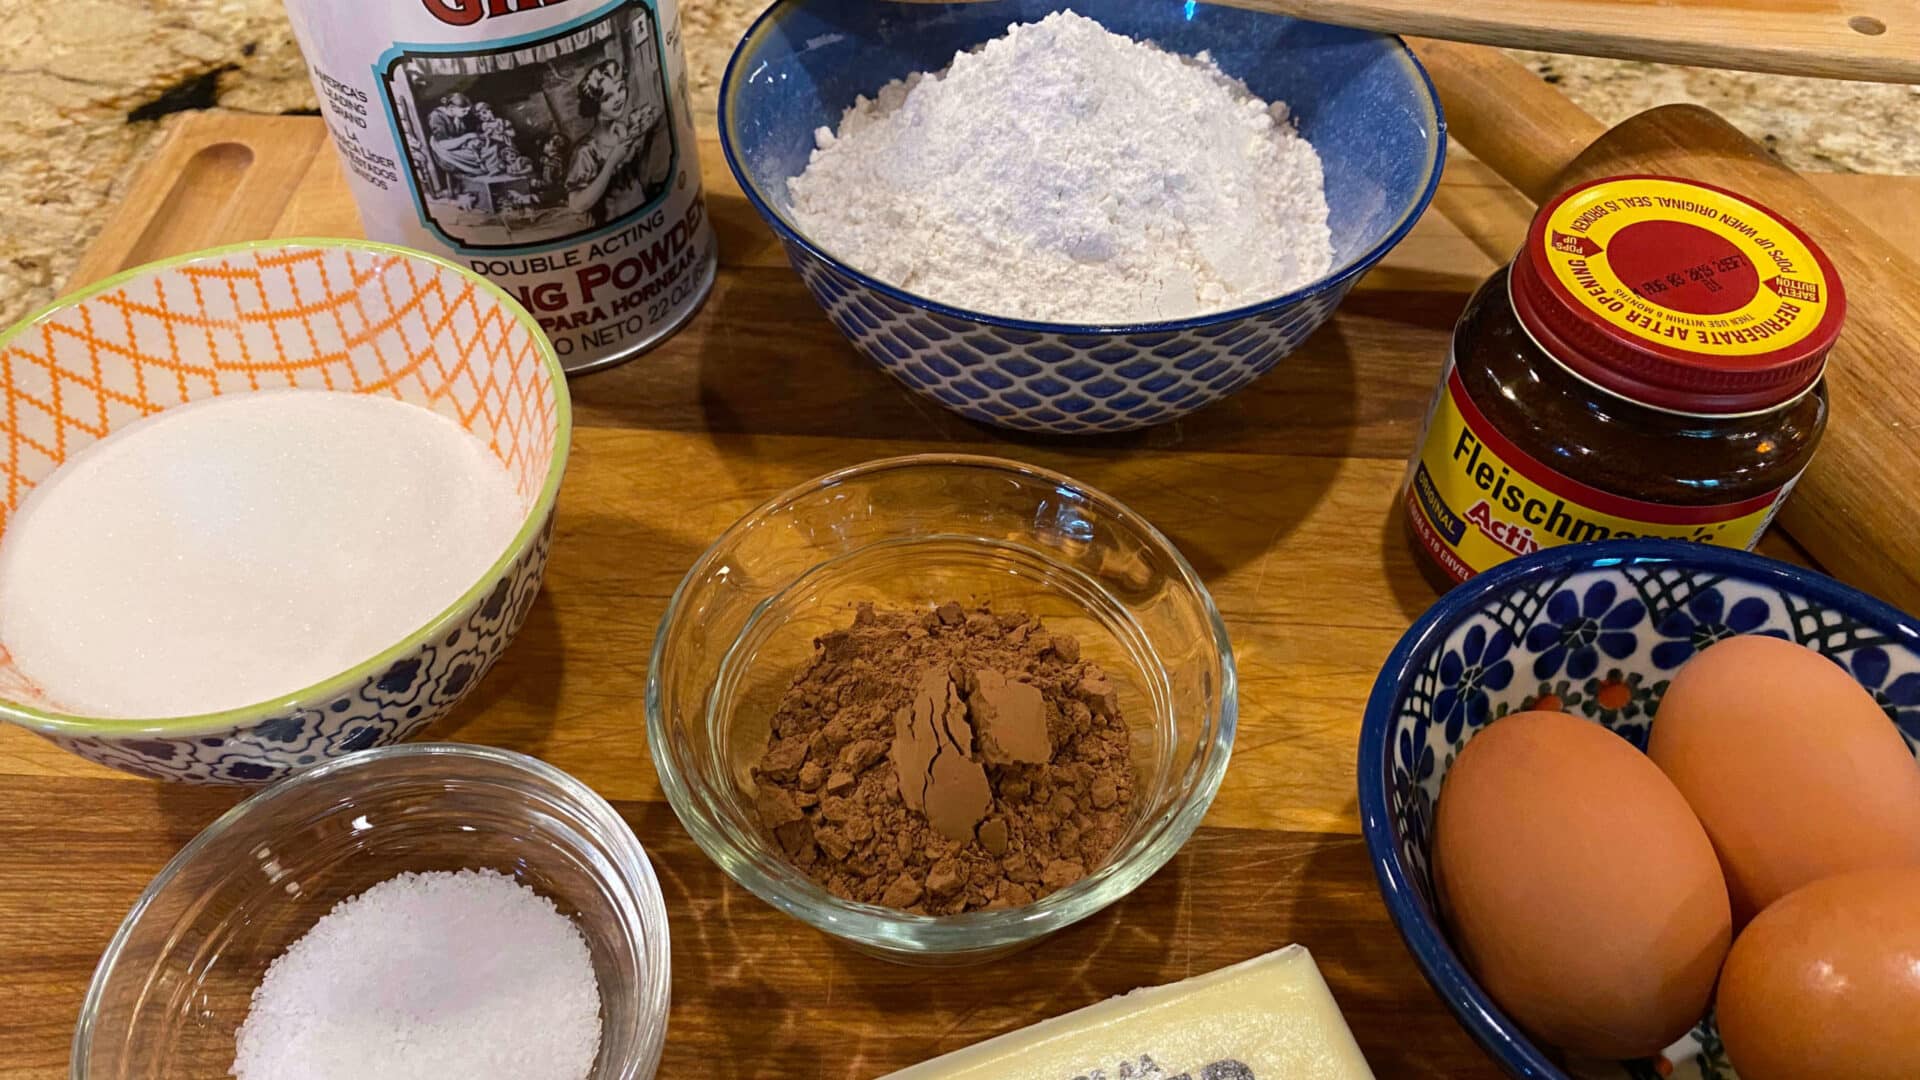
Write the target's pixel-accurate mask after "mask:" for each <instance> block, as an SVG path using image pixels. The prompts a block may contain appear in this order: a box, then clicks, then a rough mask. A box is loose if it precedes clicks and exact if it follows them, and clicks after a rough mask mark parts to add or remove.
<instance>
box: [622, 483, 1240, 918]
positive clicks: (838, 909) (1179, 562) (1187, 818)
mask: <svg viewBox="0 0 1920 1080" xmlns="http://www.w3.org/2000/svg"><path fill="white" fill-rule="evenodd" d="M923 465H934V466H962V467H970V468H983V469H990V470H995V471H1000V472H1012V473H1016V474H1019V475H1021V476H1025V477H1028V478H1031V479H1035V480H1040V481H1043V482H1045V483H1048V484H1051V485H1055V486H1058V487H1062V488H1065V489H1070V490H1073V491H1076V492H1078V493H1080V494H1081V495H1083V496H1085V497H1087V498H1089V499H1092V500H1099V501H1104V502H1106V503H1107V504H1109V505H1111V506H1112V507H1113V508H1114V509H1115V510H1116V511H1117V512H1118V513H1119V514H1121V515H1123V516H1124V517H1125V518H1126V519H1127V520H1128V521H1129V522H1130V523H1131V524H1132V525H1133V526H1134V527H1135V528H1137V529H1139V530H1140V533H1141V535H1143V536H1145V537H1147V538H1148V539H1150V540H1152V541H1153V542H1154V543H1156V544H1159V545H1160V546H1161V547H1162V548H1163V549H1164V550H1165V551H1166V553H1167V554H1168V555H1169V556H1170V557H1171V560H1172V562H1173V564H1174V567H1175V568H1176V569H1177V570H1178V571H1179V572H1180V577H1181V580H1182V582H1183V583H1184V584H1185V585H1186V586H1187V587H1188V588H1190V589H1191V590H1192V591H1193V595H1194V596H1195V598H1196V599H1197V600H1198V601H1199V602H1200V606H1201V610H1202V612H1203V613H1204V615H1205V617H1206V620H1207V623H1208V626H1209V628H1210V630H1211V632H1212V634H1213V641H1214V646H1215V648H1217V649H1218V650H1219V653H1220V706H1219V713H1218V716H1217V717H1216V727H1217V730H1216V731H1215V732H1214V735H1213V739H1212V745H1213V746H1214V747H1215V748H1216V749H1217V751H1218V753H1217V754H1216V755H1215V757H1214V758H1213V760H1210V761H1209V762H1208V763H1207V765H1206V767H1205V768H1204V769H1203V770H1202V771H1201V772H1200V774H1199V775H1198V776H1197V777H1195V782H1194V787H1193V790H1192V792H1191V793H1190V794H1189V796H1188V798H1187V801H1186V802H1185V803H1184V804H1182V805H1180V806H1179V807H1178V808H1177V809H1175V810H1173V811H1171V812H1169V813H1167V814H1164V815H1162V817H1161V819H1160V820H1162V821H1163V824H1161V825H1160V827H1159V836H1160V837H1161V838H1162V839H1163V840H1165V841H1168V842H1167V843H1165V844H1164V845H1161V846H1157V847H1154V848H1153V849H1152V851H1151V853H1150V854H1149V855H1148V856H1147V857H1144V858H1139V857H1137V856H1139V854H1140V853H1141V851H1143V850H1146V848H1147V845H1144V844H1143V845H1142V846H1141V847H1140V848H1136V849H1132V851H1131V853H1132V854H1133V855H1135V856H1136V859H1135V860H1134V861H1128V860H1127V859H1126V858H1113V859H1109V861H1108V862H1107V863H1106V864H1105V865H1103V866H1101V867H1099V868H1098V869H1096V870H1094V871H1093V872H1091V873H1089V874H1088V875H1087V876H1086V877H1084V878H1081V879H1080V880H1079V881H1076V882H1074V883H1073V884H1071V885H1068V886H1067V887H1066V888H1064V889H1061V890H1059V891H1058V892H1053V893H1049V894H1048V895H1046V896H1043V897H1041V898H1040V899H1039V900H1036V901H1034V902H1033V903H1031V904H1027V905H1024V906H1021V907H1017V908H1004V909H999V910H993V911H972V912H966V913H964V914H960V915H913V914H909V913H907V912H903V911H898V910H896V909H893V908H888V907H883V906H880V905H878V904H862V903H856V902H854V901H850V900H843V899H841V898H839V897H837V896H834V895H833V894H831V893H829V892H827V891H826V890H825V889H823V888H821V887H820V886H819V885H818V884H816V883H814V882H812V881H810V880H807V879H806V878H805V877H804V875H799V872H798V871H797V870H796V871H795V874H796V875H799V878H800V881H801V882H802V883H803V884H801V885H800V886H798V887H799V888H800V890H801V891H800V892H799V893H795V892H794V891H793V890H791V889H789V888H788V887H787V886H786V885H785V884H783V883H782V882H781V881H779V880H777V879H775V878H773V877H770V876H769V875H767V874H766V873H764V872H762V871H761V870H760V869H759V867H757V866H755V865H754V864H753V861H752V859H751V858H745V859H740V858H735V857H734V852H733V851H731V850H728V847H729V846H732V847H739V846H740V845H738V844H736V843H735V842H734V841H732V840H731V839H730V838H727V837H724V836H720V837H716V836H713V835H710V833H711V832H715V831H722V830H716V829H714V827H713V826H712V825H711V824H710V822H709V817H710V816H709V815H708V814H707V812H706V807H705V806H704V805H703V803H702V800H699V799H697V798H695V796H694V794H693V793H692V791H690V790H689V788H688V786H687V784H686V782H685V780H684V779H683V778H682V777H681V775H680V770H679V768H678V766H677V764H676V763H675V761H674V758H673V753H672V751H671V750H666V749H663V748H664V747H667V746H670V745H671V743H672V740H671V739H670V738H669V737H668V733H667V731H666V730H665V726H664V721H663V719H662V717H661V712H660V668H661V662H662V658H663V657H664V655H665V649H666V641H667V630H668V627H669V625H670V624H671V623H672V622H673V620H674V617H675V616H676V615H678V614H679V613H680V608H681V604H682V602H683V601H684V599H685V596H686V591H687V588H688V587H689V586H690V585H691V584H692V582H693V581H694V580H695V578H696V577H697V576H698V575H699V574H700V572H701V570H702V569H703V568H704V567H706V566H707V565H708V564H709V563H710V562H711V561H712V560H713V559H714V557H715V554H716V553H717V552H718V551H719V550H720V549H721V546H722V545H724V544H725V543H726V542H727V541H728V540H730V539H732V538H733V537H734V535H735V534H736V533H738V532H739V531H740V530H742V529H745V528H748V527H749V526H750V525H751V524H752V523H753V522H755V521H757V520H758V519H760V518H761V517H763V516H764V515H765V514H766V513H767V512H768V511H769V510H771V509H772V508H774V507H776V506H779V505H781V504H783V503H787V502H790V501H792V500H794V499H797V498H800V497H802V496H805V495H809V494H812V493H814V492H816V491H820V490H823V489H827V488H832V487H835V486H838V485H839V484H842V483H845V482H846V481H848V480H850V479H854V478H856V477H861V476H870V475H873V474H875V473H880V472H888V471H894V470H898V469H903V468H917V467H919V466H923ZM1239 687H1240V684H1239V676H1238V672H1237V669H1236V668H1235V666H1234V659H1233V643H1232V642H1231V641H1230V640H1229V639H1228V636H1227V627H1226V622H1225V621H1224V620H1223V619H1222V618H1221V616H1220V610H1219V608H1218V607H1216V606H1215V605H1214V602H1213V594H1212V593H1211V592H1209V591H1208V590H1207V586H1206V583H1205V582H1204V581H1202V580H1201V578H1200V575H1199V573H1198V572H1197V571H1195V570H1194V568H1193V565H1192V564H1191V563H1189V562H1188V561H1187V558H1186V556H1185V555H1183V554H1181V553H1180V549H1179V548H1178V547H1176V546H1175V545H1174V543H1173V541H1172V540H1170V539H1168V538H1167V536H1166V535H1165V534H1164V533H1162V532H1161V531H1160V530H1159V529H1158V528H1156V527H1155V526H1154V525H1153V523H1152V522H1151V521H1148V520H1147V519H1146V518H1145V517H1144V516H1142V515H1141V514H1140V513H1138V512H1137V511H1135V510H1134V509H1133V508H1132V507H1130V506H1128V505H1127V504H1126V503H1124V502H1121V501H1120V500H1119V499H1116V498H1114V497H1113V496H1111V495H1109V494H1107V493H1106V492H1104V491H1101V490H1100V489H1098V488H1094V487H1089V486H1088V485H1086V484H1082V483H1080V482H1079V481H1077V480H1074V479H1073V478H1071V477H1069V476H1066V475H1065V474H1063V473H1058V472H1055V471H1053V470H1052V469H1044V468H1041V467H1040V466H1037V465H1029V464H1027V463H1026V462H1023V461H1015V460H1012V459H1010V458H998V457H990V456H987V455H983V454H907V455H902V456H897V457H888V458H876V459H874V460H872V461H866V462H862V463H861V464H858V465H852V466H849V467H847V468H844V469H838V470H835V471H834V472H831V473H827V474H826V475H824V476H819V477H815V478H814V479H812V480H808V481H806V482H805V483H801V484H796V485H794V486H793V487H790V488H788V489H787V490H785V491H783V492H781V493H780V494H778V495H775V496H774V497H773V498H771V499H768V500H766V501H765V502H763V503H761V504H760V505H758V506H756V507H754V508H753V509H752V510H750V511H748V512H747V513H745V514H743V515H741V517H740V518H739V519H738V520H736V521H735V522H734V523H733V524H731V525H729V526H727V528H726V530H725V531H724V532H722V533H721V534H720V535H719V536H718V537H717V538H715V540H714V541H713V543H711V544H709V545H707V548H706V550H705V551H702V552H701V553H700V557H699V558H697V559H695V560H694V562H693V565H692V566H691V567H690V568H688V570H687V573H686V574H685V575H684V576H683V577H682V578H681V579H680V584H678V585H677V586H675V587H674V590H673V596H672V597H671V598H670V599H669V600H668V601H667V609H666V611H665V612H664V613H663V614H662V615H661V616H660V622H659V624H658V625H657V626H655V628H654V633H653V649H652V651H651V653H650V654H649V656H648V659H647V686H646V695H645V710H646V718H647V748H648V753H649V755H650V756H651V758H652V760H653V763H654V772H655V773H656V774H658V776H659V779H660V789H661V792H662V794H663V795H664V796H665V797H666V800H667V805H668V806H670V807H672V808H673V813H674V816H675V817H676V818H678V819H679V820H680V823H681V825H682V826H684V827H685V828H686V830H687V834H688V835H689V836H691V837H692V838H693V841H694V844H695V845H696V846H697V847H699V848H700V850H701V851H702V852H704V853H705V854H706V856H707V857H708V858H709V859H711V860H713V862H714V863H715V864H716V865H718V866H719V867H720V868H721V869H723V870H724V871H726V873H727V876H728V877H731V878H732V879H733V880H734V881H736V882H738V883H739V884H740V885H742V886H743V887H745V888H746V890H747V891H748V892H751V893H752V894H753V895H755V896H757V897H759V898H760V899H761V900H763V901H765V902H766V903H767V904H768V905H770V906H772V907H773V908H774V909H775V910H778V911H783V912H785V913H786V914H788V915H789V916H791V917H793V918H795V919H797V920H799V921H800V922H803V923H805V924H806V925H808V926H811V927H813V928H814V929H816V930H819V931H821V932H822V933H825V934H829V935H832V936H834V937H838V938H841V939H843V940H846V941H848V942H852V943H855V944H858V945H862V946H865V947H870V948H877V949H882V950H885V951H888V952H892V953H898V954H907V953H912V954H915V955H922V956H939V955H948V954H964V953H966V952H969V951H973V950H974V949H994V948H998V947H1007V946H1017V945H1019V944H1022V943H1025V942H1028V941H1032V940H1036V939H1038V938H1040V937H1044V936H1045V935H1047V934H1050V933H1053V932H1054V931H1056V930H1060V929H1063V928H1065V927H1068V926H1071V925H1073V924H1074V923H1076V922H1079V921H1080V920H1081V919H1084V918H1086V917H1088V916H1090V915H1093V914H1095V913H1097V912H1099V911H1101V910H1102V909H1104V908H1106V907H1108V906H1110V905H1112V904H1114V903H1116V902H1118V901H1120V900H1121V899H1124V898H1125V897H1126V896H1127V895H1128V894H1130V893H1132V892H1133V891H1134V890H1135V889H1137V888H1139V887H1140V886H1141V885H1142V884H1144V883H1145V882H1146V881H1147V879H1148V878H1151V877H1152V876H1153V875H1154V874H1156V873H1158V872H1159V871H1160V869H1161V868H1162V867H1164V866H1165V865H1166V864H1167V863H1168V862H1171V861H1172V860H1173V857H1174V856H1175V855H1177V854H1179V852H1180V849H1181V848H1183V847H1185V846H1186V844H1187V841H1188V840H1191V839H1192V838H1193V834H1194V832H1195V831H1196V830H1198V829H1199V827H1200V821H1201V819H1202V818H1204V817H1205V816H1206V814H1207V811H1208V809H1209V808H1211V807H1212V805H1213V800H1214V798H1215V796H1216V795H1218V794H1219V791H1220V783H1221V781H1222V780H1224V779H1225V778H1226V772H1227V763H1228V762H1229V761H1230V760H1231V759H1232V757H1233V742H1234V735H1235V733H1236V731H1237V730H1238V728H1239V715H1240V697H1239V693H1240V690H1239ZM1122 854H1123V855H1124V854H1127V853H1122ZM1082 904H1084V905H1085V906H1084V909H1083V908H1082V906H1081V905H1082ZM907 927H911V928H912V929H911V930H910V931H908V933H910V934H912V935H913V936H914V937H916V938H917V939H918V940H917V941H915V942H914V943H913V944H911V945H909V944H906V943H905V942H903V941H902V940H900V939H899V938H898V937H896V936H895V935H892V934H889V933H888V931H889V930H890V929H893V928H907ZM995 931H998V934H997V935H996V936H995V940H992V941H988V942H984V943H982V942H978V941H975V940H971V939H972V938H974V937H976V936H977V935H981V934H988V933H993V932H995Z"/></svg>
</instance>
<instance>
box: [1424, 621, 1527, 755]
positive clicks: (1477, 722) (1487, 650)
mask: <svg viewBox="0 0 1920 1080" xmlns="http://www.w3.org/2000/svg"><path fill="white" fill-rule="evenodd" d="M1512 648H1513V637H1512V635H1510V634H1508V633H1507V632H1506V631H1505V630H1495V631H1494V632H1493V633H1492V634H1488V633H1487V630H1486V627H1483V626H1475V627H1473V628H1471V629H1469V630H1468V631H1467V636H1466V639H1465V640H1463V641H1462V642H1461V643H1460V648H1459V651H1457V652H1455V651H1449V652H1448V653H1447V654H1446V656H1445V657H1443V658H1442V659H1441V661H1440V685H1441V690H1440V693H1439V695H1438V696H1436V697H1435V698H1434V699H1433V711H1434V714H1435V716H1436V718H1437V719H1438V720H1439V721H1440V723H1441V724H1443V725H1444V726H1445V727H1446V729H1447V741H1448V742H1454V741H1457V740H1458V739H1459V738H1460V729H1461V728H1462V727H1463V726H1465V725H1472V726H1473V727H1480V726H1481V725H1483V724H1485V723H1486V722H1487V719H1488V718H1489V717H1490V716H1491V715H1492V712H1493V707H1492V705H1491V704H1489V703H1488V700H1487V691H1489V690H1505V689H1506V688H1507V684H1509V683H1511V682H1512V681H1513V661H1511V660H1509V659H1507V653H1508V651H1510V650H1511V649H1512Z"/></svg>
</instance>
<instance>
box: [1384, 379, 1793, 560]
mask: <svg viewBox="0 0 1920 1080" xmlns="http://www.w3.org/2000/svg"><path fill="white" fill-rule="evenodd" d="M1791 487H1792V485H1791V484H1788V485H1786V486H1785V487H1782V488H1780V489H1779V490H1777V491H1772V492H1768V493H1767V494H1765V495H1762V496H1759V497H1756V498H1753V499H1748V500H1746V501H1745V502H1740V503H1731V504H1725V505H1720V506H1666V505H1662V504H1659V503H1650V502H1643V501H1640V500H1637V499H1626V498H1621V497H1620V496H1617V495H1613V494H1611V493H1608V492H1604V491H1600V490H1598V489H1595V488H1591V487H1588V486H1587V485H1585V484H1582V483H1580V482H1579V481H1577V480H1574V479H1572V478H1570V477H1567V476H1564V475H1562V474H1560V473H1558V472H1555V471H1554V470H1552V469H1550V468H1548V467H1547V466H1546V465H1543V464H1542V463H1541V462H1540V461H1538V460H1537V459H1535V458H1534V457H1532V456H1531V455H1529V454H1527V453H1526V452H1525V451H1523V450H1521V449H1519V448H1518V447H1516V446H1514V445H1513V444H1512V443H1511V442H1509V441H1508V440H1507V439H1506V438H1505V437H1504V436H1502V435H1501V434H1500V432H1499V431H1497V430H1495V429H1494V428H1493V426H1492V425H1491V424H1490V423H1488V421H1487V419H1486V417H1485V416H1484V415H1483V414H1482V413H1481V412H1480V409H1479V407H1478V406H1476V405H1475V404H1474V403H1473V400H1472V398H1471V397H1469V396H1468V394H1467V392H1466V387H1465V385H1464V384H1463V383H1462V382H1461V381H1460V376H1459V374H1458V372H1457V371H1455V370H1454V368H1453V367H1452V365H1449V366H1448V368H1447V375H1446V378H1445V380H1444V381H1443V382H1442V383H1441V386H1440V393H1439V395H1438V397H1437V398H1436V400H1435V401H1434V404H1433V409H1432V411H1431V413H1430V415H1429V417H1428V419H1427V428H1426V432H1425V434H1424V435H1422V437H1421V440H1420V450H1419V452H1418V453H1417V454H1416V455H1415V457H1414V459H1413V462H1412V465H1411V466H1410V467H1409V469H1408V472H1407V482H1406V488H1405V490H1404V491H1403V492H1402V498H1403V501H1404V502H1405V504H1406V506H1405V509H1406V513H1407V516H1408V519H1409V520H1410V521H1411V522H1412V525H1413V531H1414V533H1415V535H1416V536H1417V537H1418V539H1419V542H1420V543H1421V544H1422V545H1423V546H1424V547H1425V548H1426V549H1427V550H1428V551H1429V552H1430V553H1431V554H1432V555H1433V557H1434V559H1435V560H1436V561H1438V562H1439V563H1440V565H1441V566H1443V567H1445V568H1446V570H1447V572H1448V573H1449V574H1451V575H1452V576H1453V577H1454V579H1455V580H1458V581H1465V580H1467V579H1468V578H1470V577H1472V576H1473V575H1475V574H1477V573H1479V572H1481V571H1483V570H1487V569H1489V568H1491V567H1493V566H1496V565H1498V564H1500V563H1503V562H1505V561H1507V560H1508V559H1511V558H1514V557H1515V556H1518V555H1530V554H1532V553H1533V552H1536V551H1539V550H1540V549H1541V548H1548V547H1558V546H1560V545H1562V544H1574V543H1580V542H1581V541H1586V540H1612V539H1624V538H1627V537H1634V536H1656V537H1670V538H1673V539H1677V540H1691V541H1694V542H1696V543H1703V544H1717V545H1719V546H1721V547H1732V548H1751V547H1753V545H1754V543H1755V542H1756V541H1758V540H1759V539H1760V534H1761V533H1763V532H1765V531H1766V528H1767V525H1768V524H1769V523H1771V521H1772V520H1773V514H1774V511H1775V509H1776V508H1777V507H1778V506H1779V504H1780V502H1781V501H1782V500H1783V499H1785V498H1786V495H1787V492H1788V490H1789V489H1791Z"/></svg>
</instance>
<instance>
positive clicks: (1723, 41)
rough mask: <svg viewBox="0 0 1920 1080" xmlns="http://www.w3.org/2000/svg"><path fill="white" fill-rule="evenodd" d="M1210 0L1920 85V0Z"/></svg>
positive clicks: (1411, 28) (1550, 46)
mask: <svg viewBox="0 0 1920 1080" xmlns="http://www.w3.org/2000/svg"><path fill="white" fill-rule="evenodd" d="M915 2H917V3H928V4H946V3H953V2H955V0H915ZM965 2H983V0H965ZM1206 2H1207V3H1213V4H1221V5H1224V6H1227V7H1238V8H1247V9H1249V10H1252V11H1271V12H1275V13H1278V14H1281V15H1292V16H1295V17H1297V18H1302V19H1311V20H1313V21H1314V22H1326V23H1338V24H1340V25H1342V26H1358V27H1361V28H1362V29H1366V30H1381V31H1385V32H1387V33H1390V34H1424V35H1427V36H1428V37H1436V38H1446V39H1447V40H1449V41H1473V42H1478V43H1480V44H1482V45H1504V46H1507V47H1509V48H1516V49H1544V50H1546V51H1547V52H1564V53H1585V54H1586V55H1588V56H1617V57H1622V58H1625V59H1629V60H1659V61H1664V62H1666V63H1670V64H1697V65H1699V66H1701V67H1721V68H1745V69H1746V70H1749V71H1770V72H1774V73H1776V74H1782V75H1819V76H1823V77H1825V78H1829V79H1868V80H1871V81H1873V82H1906V83H1914V82H1920V10H1916V9H1915V7H1914V4H1913V0H1849V2H1848V3H1846V4H1845V5H1838V4H1835V3H1833V2H1832V0H1684V2H1682V3H1670V2H1667V0H1653V2H1652V3H1650V2H1649V0H1470V2H1464V3H1462V2H1452V0H1440V2H1438V3H1436V2H1435V0H1206Z"/></svg>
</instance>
